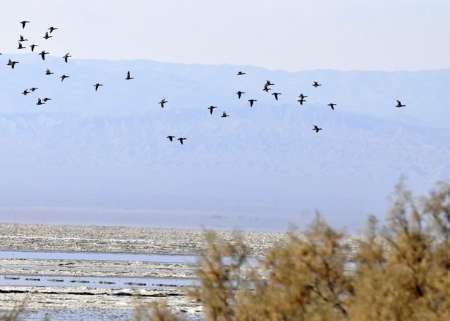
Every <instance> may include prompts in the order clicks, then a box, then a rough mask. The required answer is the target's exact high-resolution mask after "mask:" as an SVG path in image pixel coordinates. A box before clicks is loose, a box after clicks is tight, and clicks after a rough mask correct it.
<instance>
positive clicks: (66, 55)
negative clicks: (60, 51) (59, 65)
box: [63, 53, 72, 63]
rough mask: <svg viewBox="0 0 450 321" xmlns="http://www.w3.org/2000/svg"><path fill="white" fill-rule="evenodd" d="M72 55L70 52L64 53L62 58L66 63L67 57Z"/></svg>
mask: <svg viewBox="0 0 450 321" xmlns="http://www.w3.org/2000/svg"><path fill="white" fill-rule="evenodd" d="M71 57H72V56H71V55H70V53H66V54H65V55H64V56H63V59H64V61H65V62H66V63H68V62H69V58H71Z"/></svg>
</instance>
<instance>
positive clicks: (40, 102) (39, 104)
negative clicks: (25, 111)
mask: <svg viewBox="0 0 450 321" xmlns="http://www.w3.org/2000/svg"><path fill="white" fill-rule="evenodd" d="M44 104H45V103H43V102H42V99H41V98H38V101H37V103H36V105H38V106H41V105H44Z"/></svg>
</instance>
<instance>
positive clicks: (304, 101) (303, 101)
mask: <svg viewBox="0 0 450 321" xmlns="http://www.w3.org/2000/svg"><path fill="white" fill-rule="evenodd" d="M297 101H298V102H299V104H300V105H301V106H303V104H304V103H306V99H304V98H300V99H299V100H297Z"/></svg>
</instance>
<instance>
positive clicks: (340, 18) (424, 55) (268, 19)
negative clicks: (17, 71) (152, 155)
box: [0, 0, 450, 71]
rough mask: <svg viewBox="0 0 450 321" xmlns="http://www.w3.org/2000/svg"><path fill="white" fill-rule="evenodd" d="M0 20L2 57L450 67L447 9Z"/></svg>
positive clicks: (169, 6) (347, 5) (35, 14)
mask: <svg viewBox="0 0 450 321" xmlns="http://www.w3.org/2000/svg"><path fill="white" fill-rule="evenodd" d="M4 2H5V3H2V5H1V9H2V10H1V14H0V39H1V44H0V52H12V51H14V50H15V47H16V46H17V44H16V38H17V37H18V34H19V33H22V31H21V30H20V28H19V25H18V21H20V20H22V19H28V20H32V22H33V23H32V25H30V26H29V29H27V30H25V31H23V34H24V35H26V36H27V37H30V40H31V39H33V40H34V41H36V42H38V43H39V44H41V45H42V43H43V42H44V40H43V39H42V38H41V37H42V33H43V31H44V30H45V29H46V28H47V27H48V26H49V25H56V26H58V27H60V28H61V30H59V32H58V33H57V34H56V35H55V38H54V39H52V40H50V41H47V42H46V43H45V49H48V50H50V51H52V53H55V54H64V53H65V52H66V51H70V52H71V53H72V54H73V56H74V57H78V58H108V59H134V58H144V59H153V60H158V61H166V62H182V63H204V64H222V63H230V64H251V65H258V66H264V67H269V68H281V69H286V70H293V71H294V70H302V69H316V68H321V69H323V68H333V69H359V70H368V69H370V70H405V69H408V70H416V69H431V68H433V69H434V68H448V67H450V23H449V17H450V1H449V0H340V1H338V0H226V1H225V0H223V1H215V0H159V1H155V0H127V1H116V0H76V1H69V0H14V1H4Z"/></svg>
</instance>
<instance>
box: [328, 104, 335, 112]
mask: <svg viewBox="0 0 450 321" xmlns="http://www.w3.org/2000/svg"><path fill="white" fill-rule="evenodd" d="M328 106H329V107H330V108H331V109H332V110H334V107H336V104H335V103H329V104H328Z"/></svg>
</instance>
